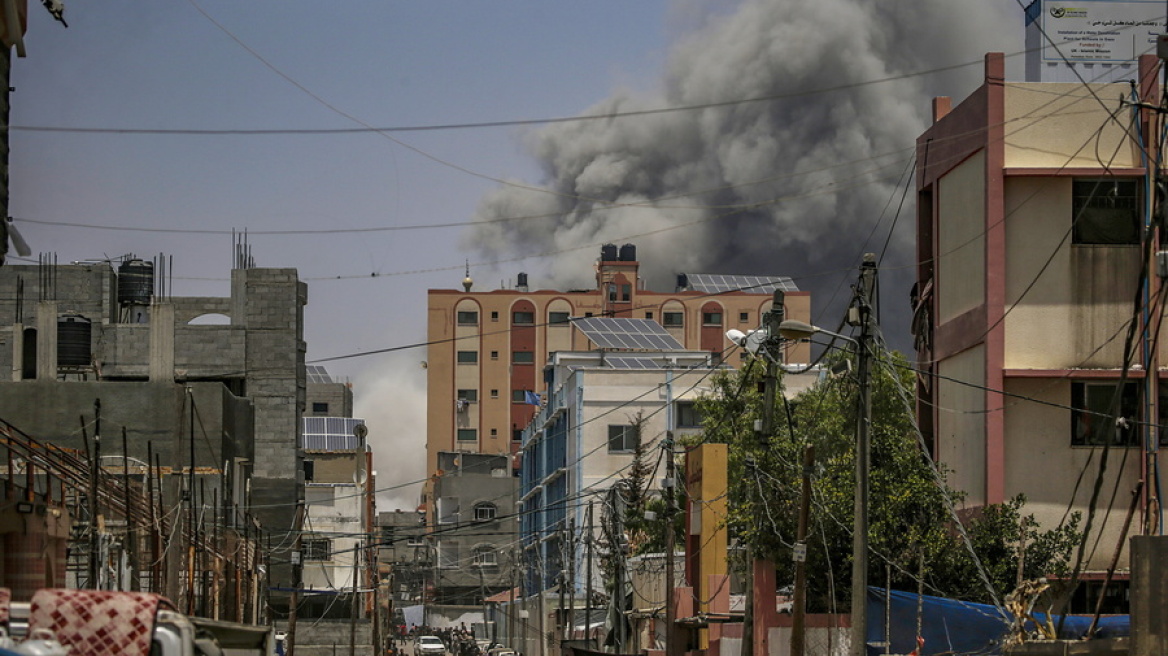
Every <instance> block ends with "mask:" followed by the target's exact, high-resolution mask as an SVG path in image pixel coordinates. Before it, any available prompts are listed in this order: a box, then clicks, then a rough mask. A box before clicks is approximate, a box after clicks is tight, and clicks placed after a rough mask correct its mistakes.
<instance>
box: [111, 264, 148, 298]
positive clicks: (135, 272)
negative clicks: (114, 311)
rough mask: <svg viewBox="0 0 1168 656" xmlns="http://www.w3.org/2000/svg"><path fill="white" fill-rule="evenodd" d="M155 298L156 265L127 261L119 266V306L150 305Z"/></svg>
mask: <svg viewBox="0 0 1168 656" xmlns="http://www.w3.org/2000/svg"><path fill="white" fill-rule="evenodd" d="M152 296H154V263H153V262H145V261H143V260H126V261H124V262H122V263H121V264H120V265H118V304H119V305H150V298H151V297H152Z"/></svg>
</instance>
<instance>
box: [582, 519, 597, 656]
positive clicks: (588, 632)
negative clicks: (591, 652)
mask: <svg viewBox="0 0 1168 656" xmlns="http://www.w3.org/2000/svg"><path fill="white" fill-rule="evenodd" d="M594 530H595V527H594V526H593V525H592V501H591V500H589V501H588V532H587V533H585V535H584V539H585V540H587V541H588V542H587V543H586V545H585V549H586V550H587V551H585V553H586V554H587V556H586V560H585V563H586V565H585V572H584V576H585V577H587V579H588V580H587V581H585V585H584V594H585V599H584V615H585V617H586V618H587V619H585V620H584V625H585V627H586V628H585V629H584V630H585V636H584V637H586V638H588V639H591V638H592V538H593V531H594ZM591 646H592V645H591V644H590V647H591Z"/></svg>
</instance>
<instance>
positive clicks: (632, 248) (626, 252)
mask: <svg viewBox="0 0 1168 656" xmlns="http://www.w3.org/2000/svg"><path fill="white" fill-rule="evenodd" d="M620 259H621V262H636V261H637V246H636V245H635V244H625V245H624V246H621V247H620Z"/></svg>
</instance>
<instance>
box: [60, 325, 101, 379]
mask: <svg viewBox="0 0 1168 656" xmlns="http://www.w3.org/2000/svg"><path fill="white" fill-rule="evenodd" d="M92 335H93V325H92V323H91V322H90V321H89V319H86V318H85V317H83V316H81V315H79V314H63V315H61V316H60V317H58V318H57V366H59V367H88V366H89V365H90V364H91V363H92V361H93V358H92V357H91V355H90V349H91V344H92Z"/></svg>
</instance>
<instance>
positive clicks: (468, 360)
mask: <svg viewBox="0 0 1168 656" xmlns="http://www.w3.org/2000/svg"><path fill="white" fill-rule="evenodd" d="M478 363H479V352H478V351H459V352H458V364H478Z"/></svg>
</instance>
